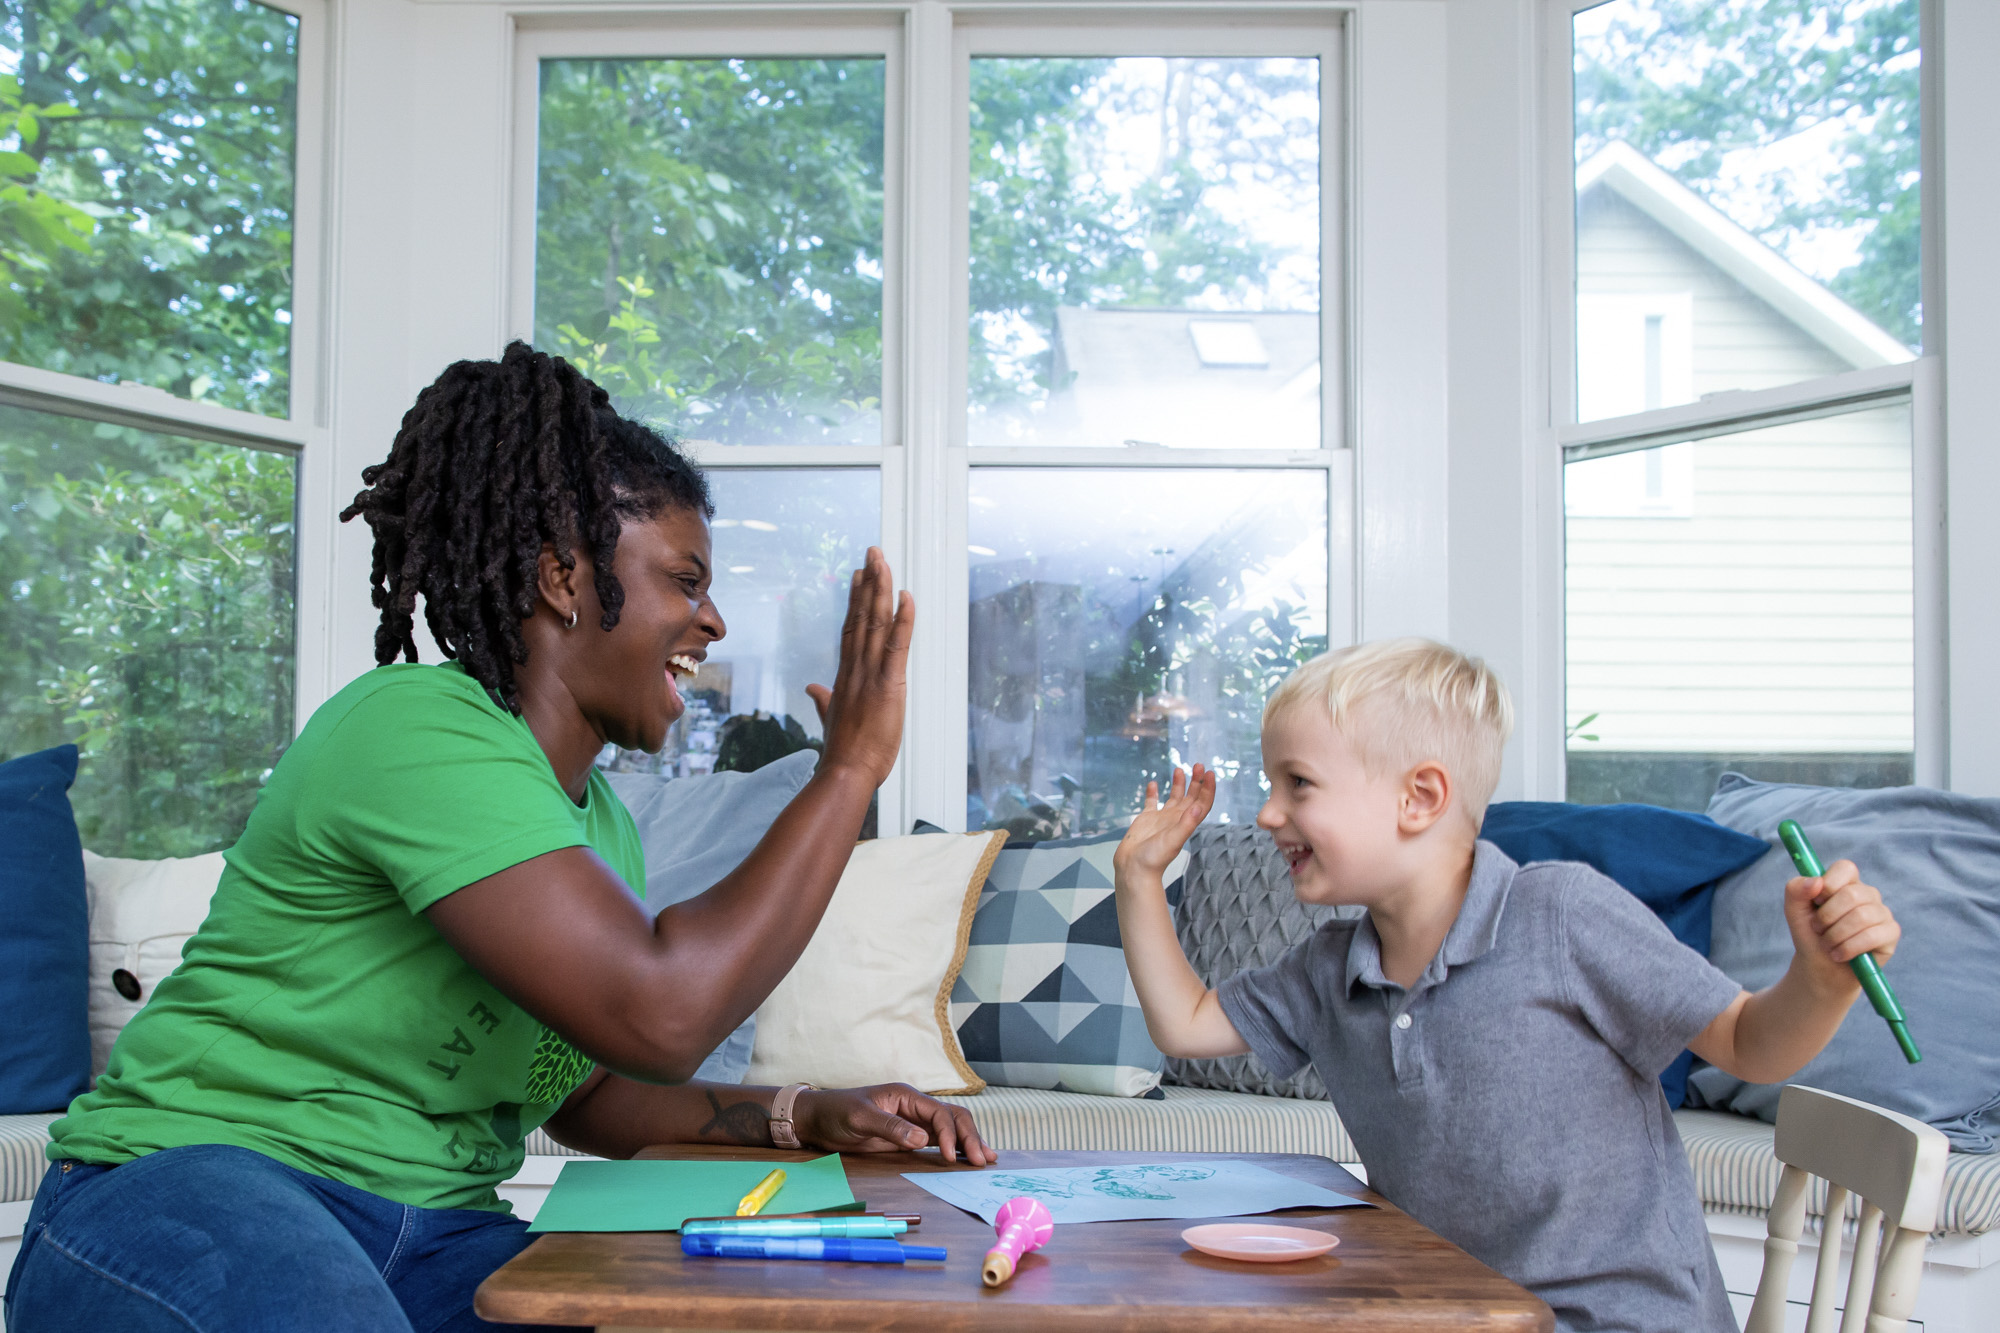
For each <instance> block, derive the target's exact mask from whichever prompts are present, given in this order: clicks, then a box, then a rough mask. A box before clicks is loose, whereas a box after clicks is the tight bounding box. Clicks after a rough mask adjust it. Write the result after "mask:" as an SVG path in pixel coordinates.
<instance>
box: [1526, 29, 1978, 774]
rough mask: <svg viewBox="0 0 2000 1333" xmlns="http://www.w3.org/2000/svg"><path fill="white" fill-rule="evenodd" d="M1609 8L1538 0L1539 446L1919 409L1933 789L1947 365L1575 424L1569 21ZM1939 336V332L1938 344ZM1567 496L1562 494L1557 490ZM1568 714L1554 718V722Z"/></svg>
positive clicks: (1938, 718) (1668, 439) (1595, 445)
mask: <svg viewBox="0 0 2000 1333" xmlns="http://www.w3.org/2000/svg"><path fill="white" fill-rule="evenodd" d="M1601 3H1604V0H1542V9H1541V14H1540V18H1541V21H1542V32H1541V42H1542V75H1543V77H1542V101H1541V127H1540V131H1541V136H1542V138H1541V147H1542V153H1543V161H1544V164H1545V166H1544V174H1543V177H1542V189H1541V213H1542V217H1543V219H1544V222H1543V226H1542V241H1543V246H1542V264H1543V269H1544V273H1545V279H1544V281H1545V286H1544V288H1543V290H1544V293H1545V296H1544V299H1545V301H1546V303H1547V323H1546V329H1545V337H1546V342H1545V343H1544V346H1545V347H1546V349H1547V352H1546V360H1547V364H1548V367H1549V372H1548V391H1549V399H1548V425H1547V440H1548V443H1547V444H1546V445H1545V446H1544V448H1546V449H1547V450H1548V451H1549V454H1551V455H1553V459H1554V462H1553V467H1554V468H1555V469H1556V470H1557V471H1558V472H1559V471H1560V468H1561V466H1562V464H1564V463H1569V462H1576V461H1579V460H1581V459H1586V458H1602V457H1606V456H1609V455H1612V454H1620V453H1630V452H1634V451H1636V450H1640V449H1648V448H1652V447H1654V446H1656V445H1661V444H1671V443H1676V442H1679V441H1682V440H1697V439H1706V438H1710V437H1713V436H1718V435H1728V434H1734V433H1736V432H1739V431H1745V430H1754V429H1756V428H1758V427H1760V426H1777V425H1783V424H1785V423H1788V422H1795V421H1810V420H1813V419H1816V418H1821V417H1830V416H1838V415H1842V414H1844V413H1847V412H1851V411H1859V410H1864V409H1866V408H1868V407H1872V406H1884V405H1887V404H1890V403H1894V402H1897V401H1908V402H1909V403H1910V404H1911V441H1910V444H1911V453H1910V459H1911V478H1910V483H1911V508H1912V532H1913V541H1914V544H1915V549H1914V551H1913V552H1912V562H1913V563H1912V578H1913V580H1914V583H1915V597H1914V601H1915V605H1914V616H1913V632H1914V637H1915V642H1914V644H1913V645H1912V647H1913V652H1914V656H1915V677H1916V678H1915V696H1916V697H1915V707H1916V716H1915V719H1914V724H1915V753H1916V759H1915V778H1916V781H1917V782H1918V783H1919V784H1922V785H1925V786H1937V787H1942V786H1944V785H1945V782H1946V779H1947V767H1946V764H1947V758H1948V746H1949V725H1948V718H1947V715H1946V709H1947V705H1948V693H1947V680H1946V662H1947V657H1948V645H1947V642H1946V624H1947V622H1946V615H1945V607H1946V586H1945V568H1946V566H1945V529H1944V516H1945V497H1944V431H1943V421H1942V415H1941V414H1942V407H1943V394H1942V371H1941V363H1940V360H1939V358H1938V357H1937V356H1936V355H1935V354H1934V353H1933V352H1930V351H1929V350H1928V344H1929V343H1930V341H1931V340H1932V339H1931V337H1927V338H1926V344H1927V352H1926V354H1925V355H1923V356H1921V357H1918V358H1917V359H1915V360H1913V361H1907V362H1900V363H1896V364H1892V365H1886V366H1878V367H1872V368H1869V369H1865V370H1856V371H1848V372H1845V373H1842V374H1835V375H1826V376H1821V377H1818V378H1815V379H1808V380H1802V381H1799V382H1798V383H1795V384H1788V385H1783V386H1780V387H1777V388H1772V389H1760V390H1739V391H1735V392H1729V393H1721V394H1716V395H1713V396H1711V397H1709V398H1707V399H1705V400H1703V401H1700V402H1695V403H1688V404H1682V405H1679V406H1675V407H1663V408H1656V409H1654V410H1652V411H1649V412H1638V413H1633V414H1631V415H1628V416H1621V417H1609V418H1604V419H1602V420H1597V421H1591V422H1587V423H1579V422H1578V421H1577V410H1576V138H1575V121H1574V116H1575V106H1574V90H1573V86H1572V68H1573V66H1572V60H1573V54H1574V53H1573V48H1572V42H1573V34H1572V26H1571V21H1572V19H1573V18H1574V17H1575V15H1577V14H1579V13H1581V12H1583V11H1584V10H1587V9H1593V8H1595V7H1596V6H1597V5H1599V4H1601ZM1923 24H1924V27H1923V40H1924V43H1925V46H1926V49H1927V50H1928V49H1929V48H1930V47H1931V45H1932V44H1933V43H1934V42H1935V39H1936V24H1935V20H1934V16H1933V13H1932V4H1931V3H1930V2H1929V0H1924V8H1923ZM1942 63H1943V62H1942V61H1940V60H1936V59H1926V60H1925V61H1924V62H1923V64H1922V67H1921V78H1922V85H1921V98H1922V104H1923V116H1924V127H1923V137H1924V144H1925V149H1924V168H1925V171H1924V179H1925V183H1926V184H1925V198H1924V215H1923V238H1922V244H1923V254H1924V298H1925V300H1924V306H1925V310H1926V311H1927V312H1938V311H1940V310H1941V303H1940V302H1939V301H1937V300H1936V297H1937V295H1938V293H1937V267H1936V260H1935V256H1936V254H1937V236H1936V230H1937V210H1936V209H1935V208H1934V207H1932V199H1933V194H1932V189H1933V182H1934V180H1935V174H1934V171H1933V165H1934V158H1933V153H1934V151H1935V150H1934V147H1933V145H1934V144H1935V141H1936V135H1935V133H1934V119H1935V111H1934V107H1935V106H1936V102H1937V74H1938V69H1939V67H1940V66H1941V65H1942ZM1933 336H1934V335H1933ZM1558 493H1560V492H1558ZM1563 519H1564V515H1563V512H1562V508H1561V506H1560V505H1558V506H1557V507H1556V509H1555V512H1554V518H1553V521H1554V524H1555V531H1554V533H1553V534H1552V535H1550V536H1549V540H1550V542H1551V545H1552V548H1553V557H1554V558H1553V563H1552V566H1551V568H1550V569H1549V570H1547V571H1546V572H1545V578H1547V579H1548V580H1549V583H1548V584H1547V585H1545V586H1548V587H1550V588H1551V589H1552V591H1553V594H1554V596H1553V603H1552V604H1553V605H1554V606H1555V607H1557V608H1558V609H1557V613H1556V614H1555V615H1554V616H1552V617H1550V618H1549V621H1550V623H1548V624H1546V625H1544V626H1543V634H1544V638H1543V643H1544V645H1545V648H1546V652H1547V659H1546V660H1548V661H1549V662H1550V663H1551V664H1552V665H1553V667H1554V670H1555V671H1556V673H1557V675H1558V680H1557V681H1556V692H1557V697H1558V698H1564V699H1566V698H1567V697H1568V681H1567V679H1566V677H1567V674H1568V645H1567V641H1566V636H1565V625H1566V624H1567V619H1568V617H1567V612H1566V610H1565V609H1564V608H1563V579H1564V570H1565V568H1566V565H1567V553H1566V552H1565V550H1564V527H1565V524H1564V521H1563ZM1566 717H1567V714H1566V713H1564V712H1561V711H1558V714H1557V721H1558V722H1561V721H1562V720H1564V719H1565V718H1566ZM1530 743H1533V744H1539V745H1545V746H1549V747H1551V748H1552V751H1553V754H1554V758H1555V759H1556V762H1555V764H1554V765H1553V771H1554V773H1555V774H1556V775H1557V776H1558V780H1561V779H1562V776H1563V774H1564V768H1565V764H1564V762H1563V737H1562V733H1561V731H1560V728H1559V727H1557V728H1552V729H1551V730H1550V731H1549V734H1548V735H1546V736H1540V737H1536V738H1533V740H1532V741H1531V742H1530Z"/></svg>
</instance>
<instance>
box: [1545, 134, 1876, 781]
mask: <svg viewBox="0 0 2000 1333" xmlns="http://www.w3.org/2000/svg"><path fill="white" fill-rule="evenodd" d="M1576 193H1577V362H1578V364H1577V379H1578V385H1579V393H1578V409H1579V416H1580V417H1581V419H1583V420H1586V421H1589V420H1596V419H1600V418H1604V417H1610V416H1617V415H1622V414H1624V413H1628V412H1638V411H1643V410H1646V409H1648V408H1654V407H1666V406H1671V405H1673V404H1676V403H1685V402H1694V401H1696V400H1698V399H1700V398H1703V397H1706V396H1708V395H1711V394H1716V393H1724V392H1728V391H1730V390H1747V389H1763V388H1770V387H1775V386H1779V385H1785V384H1792V383H1797V382H1798V381H1801V380H1804V379H1808V378H1810V377H1813V376H1818V375H1827V374H1836V373H1839V372H1842V371H1847V370H1854V369H1860V368H1863V367H1869V366H1880V365H1886V364H1889V363H1892V362H1900V361H1908V360H1910V359H1912V357H1913V355H1914V354H1913V353H1912V352H1911V351H1910V349H1909V348H1907V347H1905V346H1904V345H1903V344H1902V343H1900V342H1898V341H1897V340H1896V339H1895V338H1893V337H1891V336H1890V335H1889V334H1887V333H1885V332H1884V331H1883V330H1882V329H1880V328H1879V327H1877V326H1876V325H1875V324H1873V323H1871V322H1870V321H1869V320H1868V319H1867V318H1865V317H1864V316H1862V315H1861V314H1860V313H1859V312H1858V311H1856V310H1854V309H1853V308H1852V307H1851V306H1848V305H1847V304H1846V303H1844V302H1843V301H1841V300H1840V299H1839V298H1838V297H1836V296H1834V295H1833V294H1832V293H1831V292H1829V291H1827V290H1826V288H1824V287H1822V286H1821V285H1820V284H1818V283H1817V282H1815V281H1813V280H1812V279H1811V278H1809V277H1807V276H1806V275H1805V274H1803V273H1801V272H1799V271H1798V270H1797V269H1795V268H1793V267H1792V266H1791V265H1790V264H1788V263H1787V262H1786V261H1785V260H1784V259H1783V258H1782V257H1780V256H1779V255H1778V254H1777V253H1776V252H1775V251H1773V250H1772V249H1770V247H1768V246H1766V245H1764V244H1763V243H1762V242H1761V241H1759V240H1757V239H1756V238H1755V237H1754V236H1751V235H1750V234H1749V233H1748V232H1746V231H1744V230H1743V229H1742V228H1740V227H1738V226H1737V225H1736V224H1735V223H1733V222H1731V221H1730V220H1729V219H1728V218H1726V217H1724V216H1723V215H1722V214H1721V213H1720V212H1718V211H1717V210H1716V209H1715V208H1713V207H1712V206H1710V205H1709V204H1708V203H1706V202H1705V201H1704V200H1702V199H1701V198H1700V197H1699V196H1698V195H1696V194H1695V193H1693V192H1692V191H1691V190H1689V189H1688V188H1687V187H1685V186H1683V185H1682V184H1680V182H1678V181H1677V180H1675V179H1674V178H1673V177H1672V176H1670V175H1669V174H1668V173H1667V172H1665V171H1664V170H1662V169H1661V168H1660V167H1658V166H1656V165H1654V164H1653V163H1652V162H1651V161H1649V160H1647V159H1646V158H1645V157H1644V156H1643V155H1641V154H1640V153H1638V152H1637V151H1635V150H1633V149H1632V148H1630V147H1629V146H1627V145H1625V144H1613V145H1611V146H1610V147H1608V148H1606V149H1605V150H1603V151H1602V152H1600V153H1598V154H1597V155H1596V156H1594V157H1592V158H1591V159H1590V160H1589V161H1588V162H1585V163H1584V164H1583V165H1582V167H1581V168H1580V169H1579V170H1578V172H1577V184H1576ZM1566 473H1567V484H1566V505H1565V507H1566V509H1567V512H1568V519H1569V521H1568V524H1567V565H1568V597H1567V603H1568V625H1567V630H1568V640H1569V647H1568V661H1569V675H1568V691H1569V715H1570V720H1571V721H1572V722H1574V721H1576V720H1578V719H1580V718H1581V717H1583V716H1585V715H1587V714H1590V713H1595V714H1597V717H1596V719H1595V720H1594V721H1592V722H1591V723H1590V724H1589V725H1588V726H1587V727H1584V728H1582V730H1584V731H1588V732H1590V733H1592V734H1595V735H1596V736H1598V737H1599V738H1600V739H1599V740H1598V741H1597V742H1595V743H1591V742H1583V741H1576V742H1573V743H1572V750H1571V757H1570V773H1571V788H1572V791H1571V794H1572V798H1573V799H1586V800H1588V799H1613V798H1617V797H1619V796H1621V795H1622V796H1626V797H1633V796H1640V797H1650V798H1653V799H1661V798H1663V797H1664V795H1665V794H1666V793H1667V792H1669V791H1670V790H1676V789H1677V790H1678V793H1679V797H1680V799H1678V800H1677V801H1676V802H1675V803H1678V804H1694V805H1699V804H1701V803H1702V802H1703V800H1704V799H1705V797H1706V793H1707V789H1708V786H1709V785H1711V784H1712V782H1713V775H1714V773H1715V772H1716V771H1719V769H1720V768H1721V767H1723V765H1724V762H1725V758H1726V757H1727V758H1733V759H1736V760H1741V759H1742V758H1743V757H1746V756H1761V757H1763V762H1762V763H1761V764H1759V765H1757V768H1758V771H1759V773H1760V775H1763V776H1770V777H1783V776H1796V777H1797V778H1799V779H1800V780H1808V781H1834V782H1842V781H1853V782H1863V783H1869V782H1879V781H1909V780H1910V779H1909V771H1910V769H1909V764H1910V751H1911V745H1912V731H1913V695H1912V681H1913V675H1912V663H1911V650H1912V642H1913V634H1912V623H1911V613H1912V600H1911V558H1912V546H1911V519H1910V421H1909V414H1908V411H1907V410H1906V409H1904V408H1900V407H1899V408H1887V409H1880V410H1876V411H1872V412H1867V413H1862V414H1857V415H1853V416H1847V417H1841V418H1834V419H1828V420H1821V421H1811V422H1802V423H1799V424H1796V425H1790V426H1782V427H1775V428H1771V429H1767V430H1762V431H1757V432H1754V433H1749V434H1743V435H1737V436H1727V437H1721V438H1717V439H1712V440H1701V441H1696V442H1692V443H1687V444H1679V445H1673V446H1669V447H1666V448H1662V449H1654V450H1649V451H1647V452H1645V453H1637V454H1628V455H1623V456H1619V457H1613V458H1606V459H1598V460H1593V461H1590V462H1586V463H1578V464H1572V465H1571V466H1570V467H1568V468H1567V469H1566Z"/></svg>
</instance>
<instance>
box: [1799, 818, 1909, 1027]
mask: <svg viewBox="0 0 2000 1333" xmlns="http://www.w3.org/2000/svg"><path fill="white" fill-rule="evenodd" d="M1778 837H1779V839H1780V840H1782V841H1783V842H1784V844H1785V850H1786V851H1788V852H1790V853H1791V854H1792V864H1793V865H1795V866H1797V867H1798V870H1799V873H1800V874H1801V875H1804V876H1805V877H1806V878H1807V879H1818V878H1819V877H1820V876H1822V875H1824V874H1825V873H1826V867H1825V866H1823V865H1821V864H1820V863H1819V855H1818V853H1816V852H1814V851H1813V847H1812V844H1811V843H1809V842H1807V841H1806V831H1805V830H1804V829H1802V828H1800V827H1799V825H1798V821H1797V820H1794V819H1785V820H1780V821H1779V823H1778ZM1847 965H1848V966H1849V967H1851V968H1853V969H1854V975H1855V976H1856V977H1857V978H1858V979H1859V980H1860V982H1861V989H1862V990H1864V991H1866V992H1868V1003H1870V1004H1872V1005H1874V1006H1875V1012H1876V1013H1878V1014H1880V1015H1882V1019H1883V1021H1884V1022H1886V1023H1887V1024H1888V1025H1889V1031H1890V1032H1891V1033H1892V1034H1893V1035H1894V1036H1895V1038H1896V1044H1897V1045H1898V1046H1900V1047H1902V1048H1903V1058H1904V1059H1905V1060H1907V1061H1909V1062H1910V1063H1911V1064H1915V1063H1917V1061H1919V1060H1921V1059H1923V1058H1924V1057H1923V1056H1922V1055H1920V1054H1919V1053H1918V1052H1917V1043H1916V1042H1914V1041H1912V1040H1910V1025H1909V1023H1908V1021H1907V1020H1906V1019H1904V1017H1903V1006H1902V1005H1900V1004H1898V1003H1896V992H1894V991H1892V990H1890V989H1889V982H1888V979H1887V978H1885V977H1884V976H1883V975H1882V969H1881V968H1880V967H1878V966H1876V963H1875V957H1874V955H1873V954H1868V953H1861V954H1856V955H1855V956H1854V957H1853V958H1851V959H1849V960H1848V962H1847Z"/></svg>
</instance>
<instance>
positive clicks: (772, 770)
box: [604, 750, 819, 1083]
mask: <svg viewBox="0 0 2000 1333" xmlns="http://www.w3.org/2000/svg"><path fill="white" fill-rule="evenodd" d="M818 764H819V752H818V751H816V750H800V751H798V752H797V753H795V754H788V755H786V756H785V757H784V758H782V759H775V760H773V761H772V762H770V763H768V764H766V765H764V766H763V767H762V768H759V769H756V770H754V771H752V772H749V773H711V774H706V775H704V776H701V777H693V778H663V777H659V776H657V775H655V774H651V773H607V774H605V775H604V776H605V778H606V780H607V781H609V782H610V783H611V790H613V791H615V792H617V793H618V799H619V800H621V801H623V802H625V808H626V809H628V810H630V811H631V812H632V822H633V823H635V824H637V825H638V826H639V841H640V843H641V844H642V845H643V846H644V847H645V849H646V909H647V910H648V911H650V912H652V913H653V914H654V915H655V916H657V915H659V913H660V909H662V908H665V907H671V906H673V905H674V904H675V903H678V902H684V901H686V900H687V899H689V898H692V897H694V896H695V895H696V894H699V893H706V892H708V891H709V890H710V889H712V888H714V887H715V885H716V884H717V883H718V882H720V881H721V879H722V878H723V877H724V876H725V875H727V874H728V873H729V872H730V871H732V870H734V869H736V867H737V866H739V865H742V864H743V859H744V858H745V857H747V856H749V855H750V853H751V852H752V851H753V850H755V849H756V846H757V844H758V843H759V842H761V841H763V839H764V834H765V833H766V832H767V831H768V830H769V829H770V827H771V823H772V821H774V820H775V819H777V817H778V813H779V811H781V810H783V809H784V808H785V807H786V806H787V805H790V804H791V801H792V798H793V797H794V796H796V795H798V794H799V789H800V788H802V787H804V786H805V785H806V783H807V782H809V781H810V780H811V779H812V775H813V769H814V768H815V767H816V766H817V765H818ZM756 1035H757V1016H756V1015H755V1014H752V1015H751V1016H750V1017H749V1018H746V1019H744V1020H743V1022H742V1024H741V1026H739V1027H738V1028H737V1029H736V1030H735V1031H734V1032H732V1033H730V1034H729V1037H728V1039H727V1040H725V1041H724V1042H723V1043H722V1045H720V1046H718V1047H716V1048H715V1050H714V1051H713V1052H712V1053H711V1054H710V1055H709V1057H708V1058H707V1059H706V1060H704V1061H702V1062H701V1068H700V1069H697V1070H696V1071H695V1077H696V1078H698V1079H702V1080H704V1081H706V1082H710V1083H741V1082H742V1081H743V1079H744V1076H745V1075H747V1074H748V1073H749V1072H750V1047H751V1045H752V1044H753V1042H754V1041H755V1040H756Z"/></svg>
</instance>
